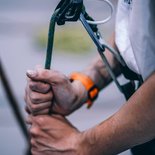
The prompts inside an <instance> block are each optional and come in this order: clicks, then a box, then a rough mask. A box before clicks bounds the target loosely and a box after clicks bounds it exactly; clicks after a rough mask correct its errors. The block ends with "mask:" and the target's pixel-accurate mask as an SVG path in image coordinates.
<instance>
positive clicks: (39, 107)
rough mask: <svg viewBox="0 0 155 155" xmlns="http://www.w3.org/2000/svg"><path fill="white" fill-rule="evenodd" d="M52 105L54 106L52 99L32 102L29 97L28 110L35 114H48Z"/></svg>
mask: <svg viewBox="0 0 155 155" xmlns="http://www.w3.org/2000/svg"><path fill="white" fill-rule="evenodd" d="M51 107H52V101H50V102H43V103H39V104H34V103H32V102H31V100H30V98H29V97H27V108H28V111H29V112H30V113H32V114H33V115H39V114H48V113H49V111H50V109H51Z"/></svg>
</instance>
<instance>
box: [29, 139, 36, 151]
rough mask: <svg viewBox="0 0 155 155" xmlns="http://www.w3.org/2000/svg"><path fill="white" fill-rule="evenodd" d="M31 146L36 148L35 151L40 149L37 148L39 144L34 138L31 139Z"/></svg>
mask: <svg viewBox="0 0 155 155" xmlns="http://www.w3.org/2000/svg"><path fill="white" fill-rule="evenodd" d="M30 144H31V147H33V148H35V149H36V148H38V147H37V143H36V141H35V139H34V138H31V140H30Z"/></svg>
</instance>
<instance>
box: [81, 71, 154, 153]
mask: <svg viewBox="0 0 155 155" xmlns="http://www.w3.org/2000/svg"><path fill="white" fill-rule="evenodd" d="M154 92H155V73H154V74H153V75H152V76H151V77H150V78H149V79H148V80H147V81H146V82H145V83H144V84H143V85H142V86H141V87H140V88H139V90H138V91H137V92H136V93H135V94H134V95H133V96H132V97H131V98H130V100H129V101H128V102H127V103H126V104H125V105H124V106H123V107H122V108H121V109H120V110H119V111H118V112H117V113H116V114H114V115H113V116H112V117H111V118H109V119H108V120H106V121H104V122H103V123H101V124H99V125H98V126H96V127H94V128H92V129H90V130H88V131H85V132H84V133H83V142H84V143H83V144H82V145H84V146H85V148H90V150H91V151H90V152H93V151H94V152H93V153H92V154H98V155H100V154H101V155H103V154H105V155H112V154H117V153H120V152H122V151H124V150H126V149H128V148H131V147H133V146H135V145H137V144H141V143H144V142H147V141H149V140H151V139H153V138H155V123H154V122H155V112H154V109H155V94H154ZM92 150H93V151H92Z"/></svg>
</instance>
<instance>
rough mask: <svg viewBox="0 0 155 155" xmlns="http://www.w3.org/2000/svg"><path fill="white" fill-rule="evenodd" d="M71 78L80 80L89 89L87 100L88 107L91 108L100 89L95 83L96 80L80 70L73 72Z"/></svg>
mask: <svg viewBox="0 0 155 155" xmlns="http://www.w3.org/2000/svg"><path fill="white" fill-rule="evenodd" d="M70 80H71V81H74V80H79V81H81V83H82V84H83V86H84V87H85V88H86V90H87V91H88V98H89V99H88V100H87V107H88V108H90V107H91V106H92V104H93V101H94V100H95V99H96V98H97V96H98V92H99V89H98V88H97V86H96V85H95V84H94V82H93V81H92V80H91V79H90V78H89V77H88V76H87V75H85V74H83V73H79V72H73V73H72V74H71V75H70Z"/></svg>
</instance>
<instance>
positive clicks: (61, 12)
mask: <svg viewBox="0 0 155 155" xmlns="http://www.w3.org/2000/svg"><path fill="white" fill-rule="evenodd" d="M103 1H104V2H106V3H107V4H108V5H109V7H110V9H111V15H110V16H109V17H108V18H106V19H105V20H102V21H94V20H93V18H91V17H90V16H89V15H88V13H87V12H86V9H85V6H84V4H83V0H61V1H60V2H59V4H58V5H57V7H56V9H55V11H54V13H53V15H52V17H51V20H50V25H49V33H48V43H47V54H46V61H45V69H50V66H51V61H52V50H53V42H54V33H55V25H56V23H57V25H64V24H65V23H66V22H76V21H78V20H80V21H81V23H82V25H83V26H84V28H85V30H86V31H87V32H88V34H89V36H90V37H91V39H92V41H93V42H94V44H95V45H96V47H97V49H98V52H99V54H100V56H101V58H102V60H103V63H104V64H105V66H106V68H107V70H108V72H109V74H110V75H111V77H112V79H113V81H114V82H115V84H116V86H117V87H118V89H119V90H120V91H121V92H122V93H123V94H124V96H125V98H126V99H128V98H129V97H130V96H131V95H132V94H133V93H134V91H135V85H134V82H133V81H130V82H128V83H127V84H125V85H121V84H120V83H119V81H118V80H117V78H116V76H115V74H114V72H113V71H112V68H111V66H110V64H109V62H108V60H107V58H106V57H105V55H104V51H105V49H108V50H109V51H110V52H111V53H112V54H113V55H114V56H115V58H116V59H117V60H118V61H119V62H120V64H121V65H122V67H124V68H126V67H127V66H126V63H125V62H124V60H123V58H122V57H121V55H120V54H119V53H118V52H117V51H115V50H114V49H113V48H111V47H110V46H109V45H108V44H107V43H106V42H105V41H104V40H103V38H102V36H101V34H100V32H99V30H98V27H97V25H98V24H103V23H106V22H107V21H109V19H110V18H111V16H112V13H113V5H112V4H111V3H110V2H109V0H103Z"/></svg>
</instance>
